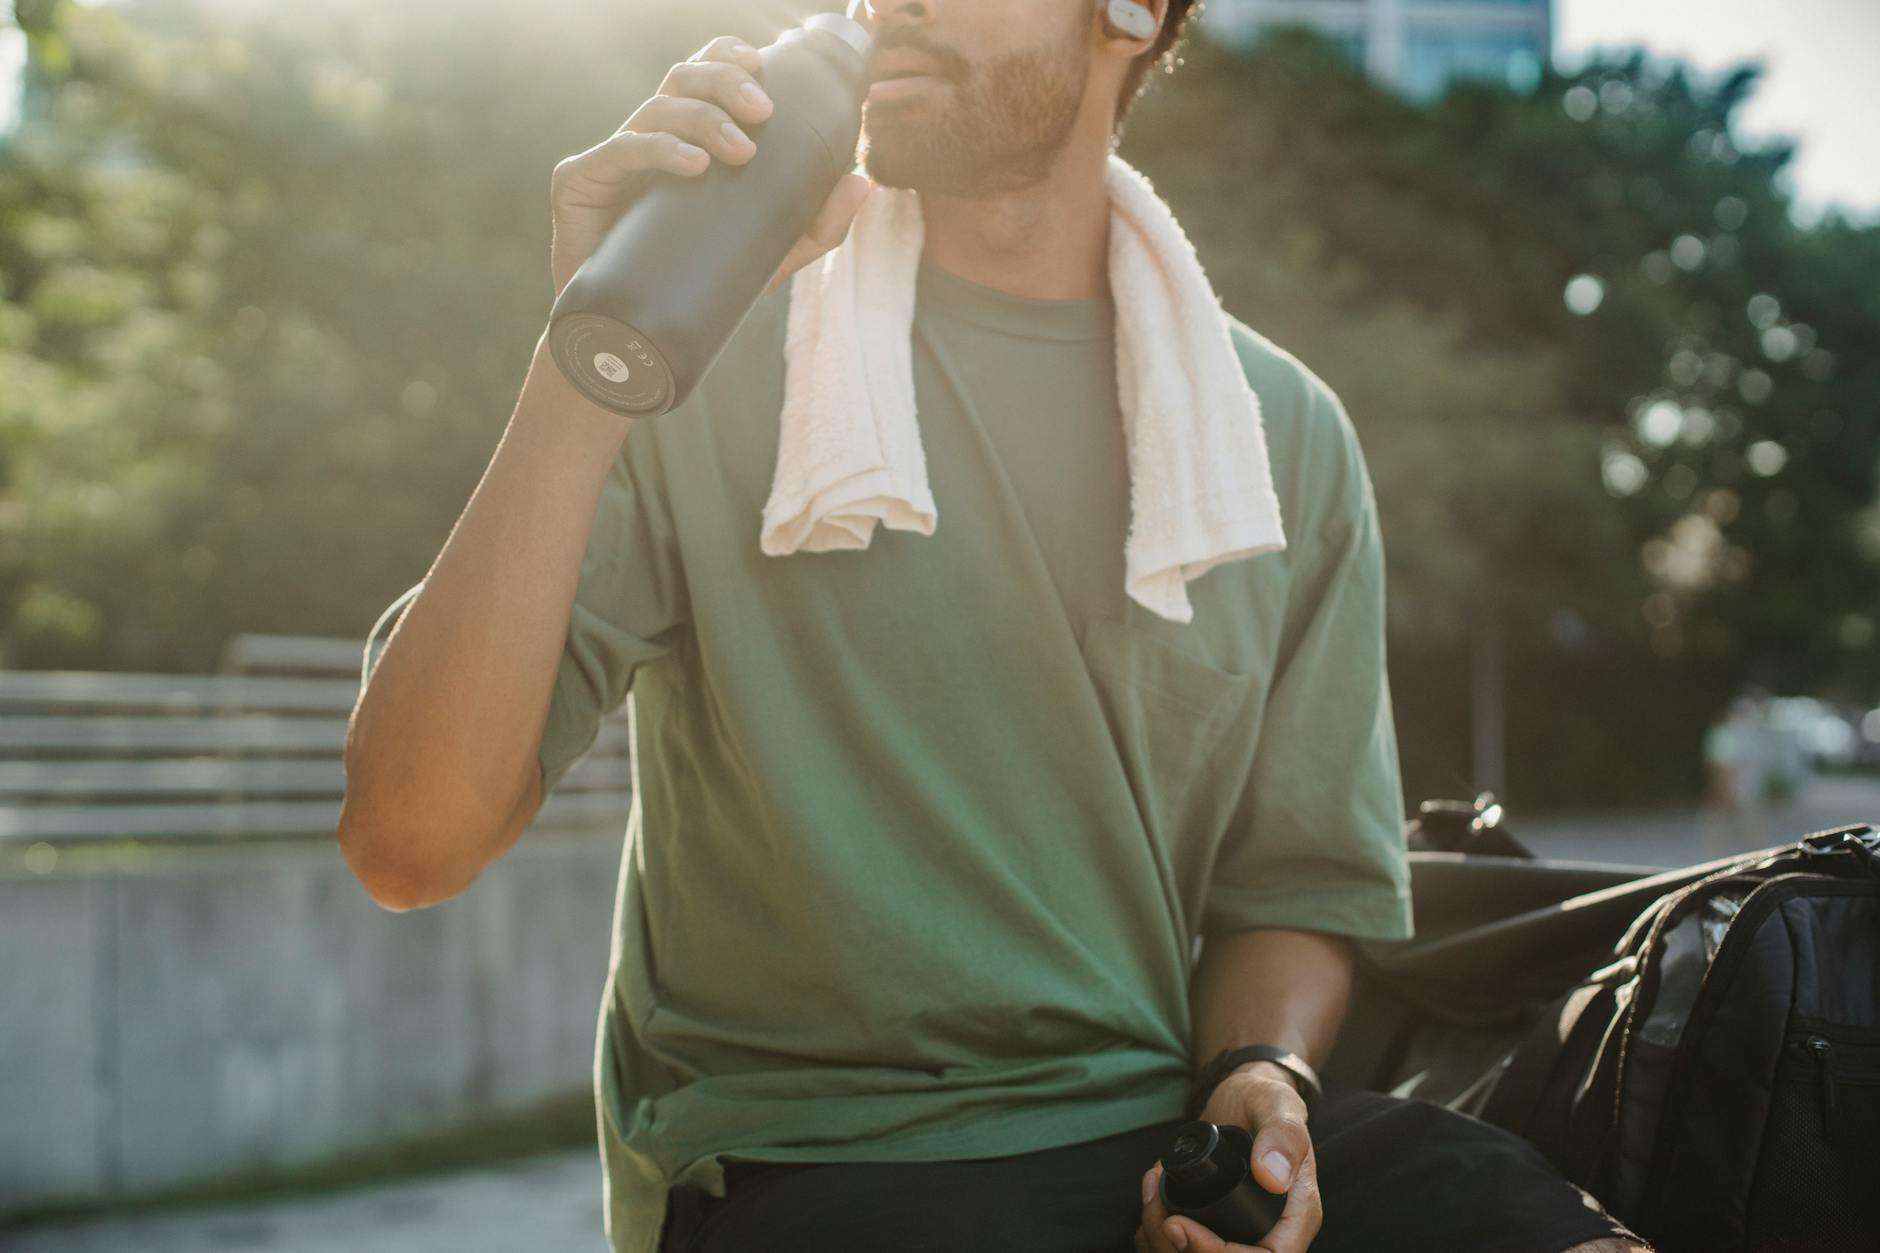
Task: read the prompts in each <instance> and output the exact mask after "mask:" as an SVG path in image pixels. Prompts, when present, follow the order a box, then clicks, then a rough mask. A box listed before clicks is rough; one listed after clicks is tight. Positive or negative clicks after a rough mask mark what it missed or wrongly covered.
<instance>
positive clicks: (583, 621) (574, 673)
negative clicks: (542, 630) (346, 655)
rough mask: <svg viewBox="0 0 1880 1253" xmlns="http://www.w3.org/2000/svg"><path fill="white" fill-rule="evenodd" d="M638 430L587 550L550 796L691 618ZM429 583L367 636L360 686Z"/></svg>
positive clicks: (606, 490) (549, 730) (609, 483)
mask: <svg viewBox="0 0 1880 1253" xmlns="http://www.w3.org/2000/svg"><path fill="white" fill-rule="evenodd" d="M637 430H638V428H635V431H634V432H629V434H628V436H627V438H626V439H625V440H624V441H623V442H622V446H621V451H620V454H619V455H618V456H617V457H616V458H615V459H614V463H613V466H612V467H611V469H610V470H609V472H608V476H607V479H606V482H605V483H604V484H603V486H602V488H601V494H600V499H599V500H598V501H597V502H596V504H595V509H594V523H593V529H592V531H591V532H590V534H589V537H588V545H587V550H586V552H585V553H584V554H583V555H582V559H581V575H580V581H579V583H578V584H577V586H576V589H575V599H574V606H573V609H572V610H571V612H570V614H569V620H568V633H567V636H566V638H565V640H564V642H563V645H562V653H561V660H560V662H559V663H558V664H557V666H556V670H555V686H554V689H553V691H552V693H551V695H550V697H549V705H548V717H547V720H546V722H545V723H544V724H543V728H542V742H541V745H540V747H539V749H538V752H537V756H538V760H539V761H540V763H541V767H542V791H543V794H544V795H547V794H548V793H549V792H550V791H552V790H553V789H554V787H555V785H556V784H557V783H559V782H561V780H562V777H563V776H564V775H566V774H567V773H568V771H569V770H570V769H571V768H572V767H573V766H574V764H575V762H577V761H579V760H580V758H581V756H582V755H583V754H584V753H586V752H587V751H588V749H589V748H591V747H592V746H593V744H594V741H595V739H596V738H597V737H598V736H599V734H600V724H601V719H602V718H603V717H604V716H606V715H607V714H609V713H611V712H612V711H613V710H615V709H616V708H618V707H619V705H620V703H621V702H622V701H624V700H626V698H627V693H628V691H629V690H630V689H631V688H632V685H633V677H634V675H635V673H636V672H638V670H639V668H640V667H641V666H643V665H645V664H646V663H647V662H649V661H653V660H655V659H657V658H660V657H663V656H665V655H666V654H667V653H668V652H669V651H671V648H672V646H673V644H674V642H675V641H676V640H677V638H678V634H679V632H680V631H681V629H682V628H684V627H685V626H686V625H687V624H688V623H689V622H690V621H691V599H690V597H689V595H688V594H687V591H686V584H685V575H684V569H683V566H682V564H681V562H680V558H679V545H678V542H677V535H676V533H675V531H674V528H673V523H672V513H671V509H670V497H669V496H668V495H667V492H666V483H665V480H664V475H663V474H662V473H661V471H660V468H659V464H658V461H657V458H656V456H655V455H654V454H653V451H652V448H651V445H650V444H649V443H648V442H647V439H646V438H645V437H642V436H640V435H638V434H637ZM650 434H651V433H650V432H648V435H649V436H650ZM423 586H424V584H423V583H422V582H420V583H418V584H417V585H415V586H413V587H411V588H408V589H407V590H406V591H405V592H403V593H402V594H401V595H400V596H399V597H398V599H397V600H394V601H393V602H392V603H391V604H390V605H389V606H387V607H386V609H385V611H384V612H383V613H382V614H380V616H379V620H378V622H377V623H376V624H374V626H373V628H372V631H371V633H370V635H369V636H368V637H367V640H366V649H365V661H364V665H363V668H362V670H361V676H360V677H361V681H362V682H363V681H364V680H366V679H369V678H370V677H371V673H372V667H373V666H374V665H376V664H377V662H378V658H379V654H380V652H381V651H383V649H384V647H385V639H386V637H387V636H389V635H390V634H391V631H392V628H393V627H394V626H395V625H396V623H397V621H398V618H399V615H400V614H401V613H402V612H403V611H404V607H405V605H406V604H407V603H409V601H410V600H411V598H412V597H413V596H416V595H417V593H418V592H419V590H420V589H421V588H422V587H423Z"/></svg>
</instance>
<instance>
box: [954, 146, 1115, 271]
mask: <svg viewBox="0 0 1880 1253" xmlns="http://www.w3.org/2000/svg"><path fill="white" fill-rule="evenodd" d="M1108 159H1109V146H1108V144H1107V142H1106V143H1101V144H1090V143H1083V144H1079V143H1072V144H1068V145H1066V146H1065V148H1064V149H1063V150H1062V151H1061V152H1060V153H1059V159H1058V161H1057V163H1056V164H1055V165H1054V166H1053V167H1052V170H1051V172H1050V173H1049V174H1048V175H1046V176H1045V177H1044V178H1043V179H1041V180H1039V181H1038V182H1036V183H1033V184H1031V185H1030V186H1028V187H1024V188H1020V189H1018V190H1016V191H1011V192H1003V193H1000V194H997V195H993V196H989V197H985V198H975V199H962V198H960V197H957V196H939V195H932V194H928V193H922V195H921V216H922V219H923V221H924V223H925V233H926V250H925V253H924V256H925V259H926V260H927V261H928V262H929V263H931V264H933V265H936V266H938V267H939V268H940V269H942V270H945V271H946V272H947V273H949V274H952V275H954V276H955V277H958V278H963V279H966V280H968V281H970V282H974V283H979V284H981V285H982V286H985V287H991V288H994V289H996V290H998V291H1004V292H1010V293H1012V294H1013V295H1016V296H1031V297H1034V298H1037V299H1040V300H1085V299H1092V298H1095V297H1101V296H1107V295H1108V294H1109V290H1110V274H1109V271H1110V266H1109V239H1110V200H1109V189H1108V184H1107V182H1106V175H1107V170H1106V164H1107V162H1108Z"/></svg>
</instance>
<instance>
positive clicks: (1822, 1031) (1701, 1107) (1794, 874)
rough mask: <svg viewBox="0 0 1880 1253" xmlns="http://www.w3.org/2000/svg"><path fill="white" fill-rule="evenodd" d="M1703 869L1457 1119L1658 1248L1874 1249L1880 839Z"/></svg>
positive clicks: (1844, 836) (1632, 934)
mask: <svg viewBox="0 0 1880 1253" xmlns="http://www.w3.org/2000/svg"><path fill="white" fill-rule="evenodd" d="M1699 869H1702V870H1704V871H1705V873H1703V874H1702V875H1701V877H1697V878H1695V879H1694V880H1693V881H1691V882H1688V883H1686V884H1684V885H1682V886H1679V887H1677V888H1676V889H1675V890H1671V891H1668V892H1666V893H1665V894H1663V895H1662V896H1661V897H1659V898H1658V899H1657V900H1655V901H1654V902H1653V903H1652V904H1651V905H1650V906H1649V907H1647V908H1645V909H1644V910H1643V911H1642V912H1640V913H1639V914H1638V916H1637V918H1636V919H1635V920H1634V921H1633V922H1632V924H1631V925H1630V926H1629V927H1628V928H1627V929H1626V931H1625V932H1624V934H1623V936H1622V937H1621V938H1620V940H1619V942H1618V943H1617V945H1616V946H1615V947H1614V949H1613V951H1612V953H1611V954H1610V960H1609V961H1607V962H1606V963H1605V964H1604V965H1603V966H1601V967H1600V968H1599V969H1598V970H1596V971H1594V972H1593V973H1592V974H1590V975H1589V976H1588V977H1586V978H1584V979H1582V980H1581V981H1579V982H1578V984H1577V985H1576V986H1574V987H1573V988H1571V989H1570V990H1568V991H1566V992H1565V993H1564V994H1563V995H1560V996H1559V997H1557V998H1556V1000H1555V1001H1554V1002H1553V1003H1552V1005H1551V1006H1550V1007H1549V1008H1548V1010H1547V1011H1546V1012H1544V1013H1543V1014H1542V1015H1541V1016H1540V1018H1539V1021H1538V1022H1537V1023H1536V1024H1535V1025H1534V1026H1533V1028H1532V1029H1531V1030H1530V1031H1529V1032H1528V1033H1527V1035H1526V1037H1525V1038H1524V1039H1523V1040H1522V1041H1521V1043H1520V1044H1519V1045H1518V1046H1517V1047H1516V1048H1515V1049H1514V1051H1513V1053H1512V1054H1511V1056H1510V1057H1509V1058H1507V1059H1506V1060H1505V1063H1504V1064H1501V1065H1497V1066H1494V1067H1492V1068H1491V1069H1490V1070H1489V1071H1488V1072H1486V1073H1485V1076H1484V1082H1483V1083H1482V1084H1480V1085H1478V1088H1477V1090H1476V1091H1475V1092H1474V1093H1472V1094H1471V1097H1472V1099H1471V1101H1470V1102H1469V1104H1471V1105H1473V1106H1475V1109H1476V1112H1479V1114H1480V1116H1481V1117H1483V1118H1484V1119H1486V1120H1488V1121H1490V1122H1493V1123H1497V1124H1499V1125H1501V1126H1504V1127H1507V1128H1508V1129H1510V1130H1512V1131H1515V1132H1517V1133H1518V1134H1520V1135H1522V1136H1524V1137H1525V1138H1527V1139H1528V1140H1529V1141H1531V1142H1533V1143H1534V1144H1535V1145H1536V1146H1537V1147H1539V1148H1540V1149H1541V1151H1542V1152H1543V1153H1545V1154H1546V1155H1547V1157H1548V1158H1549V1160H1551V1161H1552V1162H1553V1163H1554V1164H1555V1166H1557V1167H1558V1168H1559V1169H1560V1170H1561V1172H1562V1173H1563V1174H1565V1175H1566V1176H1567V1177H1568V1178H1569V1179H1571V1180H1573V1181H1574V1182H1575V1183H1577V1184H1579V1185H1580V1186H1581V1187H1584V1188H1585V1189H1586V1190H1587V1191H1589V1192H1591V1193H1592V1194H1593V1195H1594V1196H1596V1197H1598V1198H1599V1199H1600V1201H1601V1202H1602V1203H1603V1204H1605V1205H1606V1207H1607V1208H1608V1209H1610V1210H1611V1211H1612V1212H1613V1213H1614V1214H1615V1215H1616V1216H1617V1217H1619V1218H1620V1219H1622V1220H1623V1221H1625V1222H1626V1223H1627V1224H1628V1225H1630V1226H1631V1227H1632V1228H1633V1229H1634V1230H1636V1231H1638V1232H1639V1233H1640V1234H1641V1235H1643V1236H1645V1237H1646V1238H1647V1239H1650V1240H1652V1241H1653V1242H1654V1243H1655V1244H1657V1245H1658V1246H1659V1247H1660V1248H1661V1249H1663V1250H1666V1253H1682V1251H1685V1250H1691V1251H1697V1250H1701V1251H1702V1253H1727V1251H1730V1250H1771V1251H1773V1250H1783V1251H1785V1253H1787V1251H1799V1250H1811V1251H1819V1253H1830V1251H1834V1253H1839V1251H1843V1250H1846V1251H1850V1253H1851V1251H1855V1250H1859V1251H1862V1253H1872V1251H1874V1250H1880V1177H1876V1168H1877V1167H1880V832H1876V830H1875V828H1874V827H1873V826H1871V825H1868V824H1864V823H1863V824H1853V825H1848V826H1843V827H1837V828H1833V829H1830V830H1827V831H1821V832H1817V833H1815V834H1812V835H1809V836H1806V837H1804V838H1802V839H1801V840H1799V841H1797V842H1796V843H1794V844H1792V845H1787V846H1782V847H1778V848H1772V849H1765V850H1762V851H1760V852H1757V853H1751V854H1746V855H1744V856H1742V857H1739V858H1734V859H1726V860H1725V861H1724V862H1722V863H1711V864H1709V865H1707V866H1705V867H1701V868H1699ZM1595 895H1598V894H1595ZM1563 912H1564V913H1567V914H1571V913H1572V912H1573V902H1565V903H1563Z"/></svg>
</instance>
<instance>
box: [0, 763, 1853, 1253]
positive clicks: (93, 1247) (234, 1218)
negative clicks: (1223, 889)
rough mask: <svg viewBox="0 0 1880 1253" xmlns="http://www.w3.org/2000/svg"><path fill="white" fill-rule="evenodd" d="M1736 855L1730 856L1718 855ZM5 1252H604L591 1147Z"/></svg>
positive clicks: (1700, 845) (1791, 812)
mask: <svg viewBox="0 0 1880 1253" xmlns="http://www.w3.org/2000/svg"><path fill="white" fill-rule="evenodd" d="M1859 821H1876V822H1880V780H1873V779H1859V780H1844V779H1818V780H1816V781H1814V782H1813V783H1812V784H1811V785H1810V786H1809V788H1808V789H1807V790H1806V792H1805V793H1804V794H1803V796H1802V797H1801V798H1800V799H1799V800H1798V801H1797V802H1796V803H1794V804H1792V805H1787V806H1783V807H1780V808H1775V809H1772V810H1771V811H1770V812H1769V814H1768V815H1767V819H1766V827H1765V830H1766V833H1767V834H1766V838H1741V839H1737V840H1735V841H1734V843H1735V844H1736V845H1737V848H1738V849H1749V848H1760V847H1763V846H1766V845H1770V844H1779V843H1783V842H1785V841H1787V840H1791V839H1794V838H1795V837H1797V836H1800V835H1804V834H1806V833H1807V832H1809V831H1815V830H1819V829H1821V828H1823V827H1829V826H1836V825H1839V824H1841V823H1844V822H1859ZM1509 825H1510V827H1511V828H1512V829H1514V831H1515V833H1516V834H1517V835H1519V836H1520V837H1521V838H1522V839H1524V840H1526V841H1528V842H1529V844H1531V845H1532V846H1533V847H1534V848H1535V849H1536V850H1537V851H1539V852H1541V853H1542V854H1544V855H1548V856H1554V857H1573V858H1581V859H1588V860H1596V861H1612V862H1626V863H1632V864H1637V865H1643V866H1676V865H1685V864H1688V863H1690V862H1694V861H1700V860H1703V859H1704V858H1705V857H1706V856H1718V855H1721V851H1715V852H1707V851H1706V849H1705V846H1704V836H1703V832H1704V825H1703V819H1702V816H1701V815H1699V814H1697V813H1696V812H1694V811H1687V810H1653V811H1640V812H1634V813H1619V814H1601V815H1598V816H1595V817H1587V818H1572V819H1557V820H1553V821H1521V820H1519V814H1518V813H1515V814H1514V815H1513V816H1511V818H1510V820H1509ZM1729 851H1736V850H1729ZM0 1249H4V1250H6V1253H120V1251H123V1253H129V1251H131V1250H135V1251H136V1253H185V1251H187V1253H283V1251H288V1250H291V1251H292V1253H521V1251H524V1250H528V1251H533V1250H546V1251H550V1253H570V1251H572V1253H581V1251H585V1250H592V1251H593V1253H604V1241H603V1239H602V1236H601V1209H600V1164H599V1159H598V1158H597V1157H596V1155H595V1154H594V1152H593V1151H592V1150H587V1149H583V1150H580V1151H577V1152H570V1153H552V1154H547V1155H544V1156H540V1157H531V1158H526V1159H523V1160H519V1161H517V1162H515V1163H514V1164H513V1165H509V1166H505V1167H499V1168H492V1169H479V1170H468V1171H462V1172H457V1173H453V1174H444V1175H438V1176H433V1177H428V1178H423V1179H415V1180H403V1181H400V1182H395V1183H386V1184H381V1185H378V1186H374V1187H370V1188H360V1189H356V1190H354V1191H351V1192H346V1193H341V1194H338V1195H323V1196H309V1197H302V1198H296V1199H291V1200H273V1201H265V1202H257V1203H252V1204H245V1205H225V1206H217V1207H213V1208H205V1209H197V1210H180V1211H175V1212H171V1213H159V1214H147V1215H133V1216H127V1217H117V1218H105V1219H93V1220H88V1221H86V1220H80V1221H70V1222H65V1223H60V1224H56V1225H50V1226H40V1227H35V1228H32V1229H29V1230H27V1231H23V1232H13V1233H0Z"/></svg>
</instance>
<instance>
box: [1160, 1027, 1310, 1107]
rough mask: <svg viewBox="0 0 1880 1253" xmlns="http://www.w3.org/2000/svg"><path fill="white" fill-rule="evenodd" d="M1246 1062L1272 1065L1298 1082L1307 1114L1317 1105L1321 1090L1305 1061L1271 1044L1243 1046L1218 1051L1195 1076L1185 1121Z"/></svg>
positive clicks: (1203, 1105) (1205, 1103) (1205, 1105)
mask: <svg viewBox="0 0 1880 1253" xmlns="http://www.w3.org/2000/svg"><path fill="white" fill-rule="evenodd" d="M1248 1062H1271V1063H1273V1064H1274V1065H1275V1066H1278V1067H1279V1068H1280V1069H1281V1070H1284V1071H1286V1072H1287V1073H1288V1074H1290V1075H1292V1077H1293V1078H1294V1079H1296V1080H1298V1088H1299V1095H1300V1097H1301V1098H1303V1099H1304V1100H1305V1103H1306V1109H1307V1110H1308V1111H1310V1110H1311V1109H1312V1107H1313V1106H1314V1105H1316V1104H1318V1100H1319V1097H1320V1096H1321V1095H1322V1093H1323V1091H1324V1089H1323V1088H1322V1086H1321V1085H1320V1083H1319V1074H1318V1072H1317V1071H1316V1070H1314V1069H1312V1067H1311V1066H1310V1065H1309V1064H1308V1063H1307V1062H1306V1059H1305V1058H1303V1057H1301V1056H1299V1055H1298V1054H1297V1053H1294V1052H1291V1051H1289V1050H1287V1049H1282V1048H1276V1047H1275V1046H1273V1045H1271V1044H1245V1045H1242V1046H1240V1047H1239V1048H1231V1049H1222V1050H1221V1051H1220V1052H1218V1053H1216V1054H1215V1055H1214V1056H1213V1057H1212V1058H1210V1059H1209V1060H1208V1063H1207V1064H1206V1065H1205V1066H1203V1067H1202V1068H1201V1069H1200V1070H1199V1071H1198V1072H1197V1073H1196V1075H1195V1086H1194V1090H1193V1091H1192V1092H1191V1093H1190V1094H1189V1098H1188V1109H1187V1111H1186V1114H1187V1116H1188V1118H1190V1119H1196V1118H1199V1117H1201V1111H1202V1110H1203V1109H1205V1108H1206V1107H1207V1104H1208V1099H1209V1098H1210V1097H1212V1096H1213V1095H1214V1089H1215V1088H1217V1087H1219V1086H1220V1084H1221V1080H1223V1079H1225V1078H1227V1076H1229V1075H1231V1074H1233V1073H1234V1071H1236V1070H1238V1069H1240V1068H1241V1067H1242V1066H1245V1065H1246V1064H1247V1063H1248Z"/></svg>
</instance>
